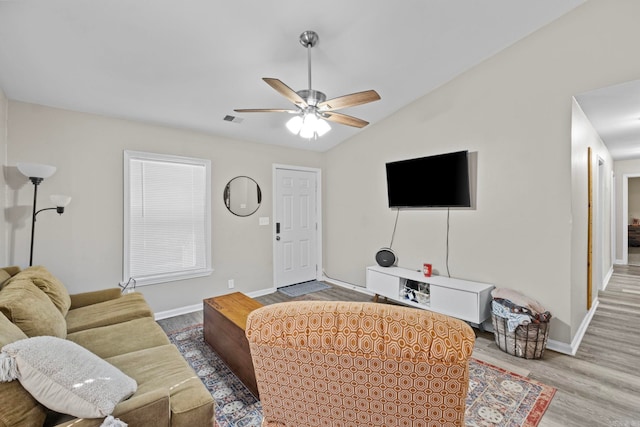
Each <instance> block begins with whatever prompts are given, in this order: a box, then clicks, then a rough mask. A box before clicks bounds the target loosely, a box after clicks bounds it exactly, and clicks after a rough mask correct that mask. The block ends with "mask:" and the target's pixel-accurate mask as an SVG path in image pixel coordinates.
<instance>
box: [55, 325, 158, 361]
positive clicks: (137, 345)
mask: <svg viewBox="0 0 640 427" xmlns="http://www.w3.org/2000/svg"><path fill="white" fill-rule="evenodd" d="M67 339H68V340H70V341H73V342H75V343H76V344H79V345H81V346H82V347H84V348H86V349H87V350H89V351H91V352H93V353H95V354H97V355H98V356H100V357H112V356H117V355H119V354H125V353H131V352H132V351H138V350H143V349H145V348H151V347H157V346H161V345H167V344H170V341H169V338H167V335H166V334H165V333H164V331H163V330H162V328H161V327H160V325H158V324H157V323H156V322H155V321H154V320H153V319H152V318H150V317H144V318H142V319H134V320H129V321H128V322H122V323H117V324H115V325H108V326H101V327H99V328H91V329H87V330H85V331H79V332H73V333H70V334H68V335H67Z"/></svg>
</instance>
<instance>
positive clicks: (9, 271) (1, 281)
mask: <svg viewBox="0 0 640 427" xmlns="http://www.w3.org/2000/svg"><path fill="white" fill-rule="evenodd" d="M19 272H20V267H18V266H17V265H14V266H12V267H3V268H0V289H2V287H3V286H4V285H5V284H6V283H7V281H8V280H9V279H10V278H11V277H13V276H15V275H16V274H18V273H19Z"/></svg>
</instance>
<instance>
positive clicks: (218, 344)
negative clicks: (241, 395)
mask: <svg viewBox="0 0 640 427" xmlns="http://www.w3.org/2000/svg"><path fill="white" fill-rule="evenodd" d="M260 307H262V304H260V303H259V302H258V301H256V300H254V299H253V298H249V297H248V296H246V295H245V294H243V293H240V292H234V293H232V294H228V295H222V296H219V297H214V298H208V299H205V300H204V301H203V314H204V326H203V329H204V341H205V342H206V343H207V344H209V346H210V347H211V348H212V349H213V351H215V352H216V353H217V354H218V355H219V356H220V358H222V360H223V361H224V362H225V363H226V364H227V366H229V368H230V369H231V370H232V371H233V373H234V374H236V376H237V377H238V378H239V379H240V381H242V383H243V384H244V385H245V386H247V388H248V389H249V390H250V391H251V393H253V394H254V395H255V396H256V397H260V396H259V395H258V386H257V384H256V374H255V372H254V370H253V362H252V361H251V353H250V352H249V342H248V341H247V337H246V336H245V334H244V331H245V329H246V327H247V316H248V315H249V313H251V312H252V311H253V310H255V309H256V308H260Z"/></svg>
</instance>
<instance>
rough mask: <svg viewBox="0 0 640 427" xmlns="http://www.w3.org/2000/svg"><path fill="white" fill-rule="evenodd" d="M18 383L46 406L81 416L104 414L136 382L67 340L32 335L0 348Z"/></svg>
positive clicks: (125, 395)
mask: <svg viewBox="0 0 640 427" xmlns="http://www.w3.org/2000/svg"><path fill="white" fill-rule="evenodd" d="M2 352H3V353H5V354H8V355H9V356H10V357H11V358H12V359H13V362H14V363H15V365H16V367H17V369H18V372H19V375H18V379H19V380H20V384H22V386H23V387H24V388H25V389H26V390H28V391H29V393H31V395H32V396H33V397H35V398H36V399H37V400H38V401H39V402H40V403H42V404H43V405H44V406H46V407H47V408H49V409H52V410H54V411H57V412H61V413H63V414H71V415H73V416H75V417H81V418H97V417H105V416H107V415H109V414H111V413H112V412H113V409H114V408H115V406H116V405H117V404H118V403H119V402H120V401H122V400H123V399H125V398H127V397H129V396H130V395H132V394H133V393H134V392H135V391H136V382H135V381H134V380H133V379H132V378H130V377H128V376H127V375H125V374H123V373H122V372H120V370H119V369H117V368H116V367H114V366H112V365H111V364H109V363H107V362H105V361H104V360H103V359H101V358H100V357H98V356H96V355H95V354H93V353H91V352H90V351H89V350H86V349H84V348H82V347H80V346H79V345H78V344H75V343H73V342H71V341H67V340H64V339H60V338H57V337H35V338H27V339H24V340H20V341H16V342H14V343H11V344H8V345H6V346H4V347H3V348H2Z"/></svg>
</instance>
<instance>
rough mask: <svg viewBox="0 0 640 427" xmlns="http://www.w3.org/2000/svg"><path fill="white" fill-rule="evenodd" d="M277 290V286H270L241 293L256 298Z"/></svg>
mask: <svg viewBox="0 0 640 427" xmlns="http://www.w3.org/2000/svg"><path fill="white" fill-rule="evenodd" d="M277 290H278V289H277V288H274V287H271V288H266V289H261V290H259V291H253V292H247V293H244V292H243V294H245V295H246V296H248V297H249V298H257V297H261V296H264V295H269V294H272V293H274V292H276V291H277Z"/></svg>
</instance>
